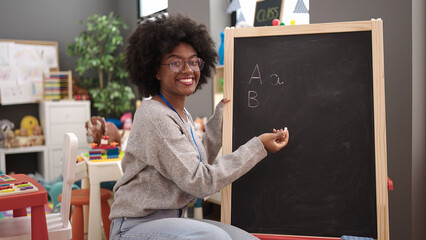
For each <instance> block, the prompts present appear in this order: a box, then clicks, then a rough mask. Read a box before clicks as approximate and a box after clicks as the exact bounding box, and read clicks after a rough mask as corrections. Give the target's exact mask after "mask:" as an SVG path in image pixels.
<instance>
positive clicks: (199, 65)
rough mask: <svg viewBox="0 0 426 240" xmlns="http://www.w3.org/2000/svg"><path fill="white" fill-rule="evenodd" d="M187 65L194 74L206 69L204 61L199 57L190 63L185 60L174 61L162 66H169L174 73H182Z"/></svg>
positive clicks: (192, 59) (190, 60)
mask: <svg viewBox="0 0 426 240" xmlns="http://www.w3.org/2000/svg"><path fill="white" fill-rule="evenodd" d="M185 63H188V65H189V68H190V69H191V70H192V71H194V72H200V71H201V70H203V67H204V61H203V60H202V59H201V58H198V57H193V58H191V59H189V60H188V61H183V59H174V60H172V61H171V62H170V63H165V64H164V63H162V64H160V65H169V67H170V70H171V71H172V72H174V73H181V72H182V71H183V69H184V68H185V65H186V64H185Z"/></svg>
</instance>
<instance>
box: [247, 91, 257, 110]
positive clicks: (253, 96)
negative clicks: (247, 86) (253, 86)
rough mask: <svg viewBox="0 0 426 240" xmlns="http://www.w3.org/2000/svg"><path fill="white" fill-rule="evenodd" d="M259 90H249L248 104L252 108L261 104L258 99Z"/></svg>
mask: <svg viewBox="0 0 426 240" xmlns="http://www.w3.org/2000/svg"><path fill="white" fill-rule="evenodd" d="M256 97H257V92H255V91H248V106H249V107H250V108H255V107H257V106H259V101H258V100H257V99H256Z"/></svg>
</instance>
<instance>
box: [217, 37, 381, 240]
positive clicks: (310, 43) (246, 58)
mask: <svg viewBox="0 0 426 240" xmlns="http://www.w3.org/2000/svg"><path fill="white" fill-rule="evenodd" d="M225 67H226V66H225ZM373 78H374V71H373V49H372V31H368V30H362V31H349V32H341V31H338V32H321V33H316V34H309V33H304V34H290V35H278V36H273V35H272V36H269V35H268V36H256V34H255V37H235V38H233V75H232V79H233V91H232V94H233V97H232V99H233V106H232V108H233V112H232V151H234V150H236V149H237V148H238V147H239V146H241V145H242V144H244V143H246V142H247V141H248V140H249V139H250V138H252V137H253V136H258V135H260V134H262V133H264V132H271V131H272V129H273V128H284V127H286V126H287V127H288V129H289V131H290V136H291V137H290V143H289V144H288V146H287V147H286V148H284V149H283V150H282V151H280V152H278V153H275V154H268V156H267V157H266V158H265V159H264V160H262V161H261V162H260V163H259V164H257V165H256V166H255V167H254V168H253V169H252V170H251V171H249V172H248V173H247V174H246V175H244V176H243V177H241V178H240V179H238V180H237V181H235V182H234V183H233V184H232V198H231V199H232V200H231V201H232V203H231V206H232V208H231V224H232V225H235V226H238V227H240V228H243V229H245V230H247V231H249V232H252V233H273V234H283V235H303V236H320V237H340V236H342V235H352V236H363V237H371V238H374V239H378V222H377V221H378V220H377V219H378V217H377V215H378V213H377V189H376V177H377V176H376V166H375V164H376V148H377V146H376V142H375V138H376V137H377V136H375V135H376V134H375V128H376V125H375V115H374V111H375V107H374V106H375V105H374V87H373V86H374V84H373ZM380 151H381V150H380ZM380 171H382V170H380ZM380 175H381V176H382V175H383V176H386V173H385V174H380ZM380 198H382V197H380ZM386 198H387V195H386ZM386 201H387V199H386ZM381 224H382V223H381ZM379 239H385V238H379Z"/></svg>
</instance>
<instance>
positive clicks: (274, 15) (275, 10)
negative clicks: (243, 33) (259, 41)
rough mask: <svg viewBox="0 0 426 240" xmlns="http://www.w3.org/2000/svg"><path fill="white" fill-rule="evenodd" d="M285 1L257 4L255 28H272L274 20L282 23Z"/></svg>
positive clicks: (267, 1)
mask: <svg viewBox="0 0 426 240" xmlns="http://www.w3.org/2000/svg"><path fill="white" fill-rule="evenodd" d="M283 6H284V0H261V1H257V2H256V9H255V15H254V23H253V26H255V27H260V26H272V20H274V19H279V20H280V22H281V21H282V12H283Z"/></svg>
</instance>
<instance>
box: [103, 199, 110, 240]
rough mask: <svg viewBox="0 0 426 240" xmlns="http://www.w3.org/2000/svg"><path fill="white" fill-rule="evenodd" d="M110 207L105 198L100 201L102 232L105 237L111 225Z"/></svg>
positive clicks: (107, 235)
mask: <svg viewBox="0 0 426 240" xmlns="http://www.w3.org/2000/svg"><path fill="white" fill-rule="evenodd" d="M110 211H111V209H110V207H109V203H108V201H107V200H105V201H101V212H102V224H103V226H104V233H105V236H106V239H109V231H110V227H111V220H109V213H110Z"/></svg>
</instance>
